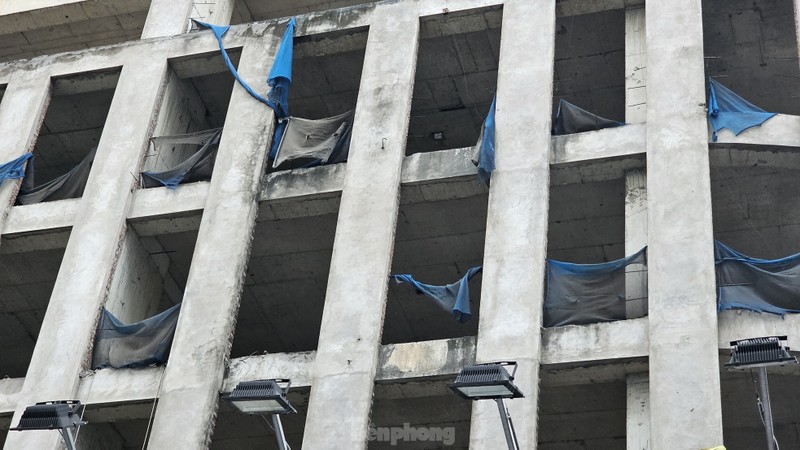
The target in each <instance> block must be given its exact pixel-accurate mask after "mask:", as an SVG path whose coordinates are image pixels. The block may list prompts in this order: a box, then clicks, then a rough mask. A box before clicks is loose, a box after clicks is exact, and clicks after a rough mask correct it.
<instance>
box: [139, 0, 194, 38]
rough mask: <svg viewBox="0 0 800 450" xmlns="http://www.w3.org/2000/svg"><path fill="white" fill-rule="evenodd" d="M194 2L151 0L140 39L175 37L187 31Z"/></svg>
mask: <svg viewBox="0 0 800 450" xmlns="http://www.w3.org/2000/svg"><path fill="white" fill-rule="evenodd" d="M194 2H195V0H152V2H151V3H150V9H149V10H147V19H145V21H144V28H143V29H142V39H150V38H156V37H166V36H175V35H178V34H181V33H184V32H186V31H187V30H188V29H189V18H190V17H191V14H192V7H193V6H194Z"/></svg>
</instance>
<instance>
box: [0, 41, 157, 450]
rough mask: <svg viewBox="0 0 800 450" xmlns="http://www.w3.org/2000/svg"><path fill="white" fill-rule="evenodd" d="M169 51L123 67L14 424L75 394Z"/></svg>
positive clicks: (50, 440) (45, 438) (11, 447)
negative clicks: (40, 404) (31, 408)
mask: <svg viewBox="0 0 800 450" xmlns="http://www.w3.org/2000/svg"><path fill="white" fill-rule="evenodd" d="M167 49H168V44H167V43H166V42H165V43H163V44H157V45H153V46H150V47H149V48H142V49H141V51H140V52H139V53H137V54H136V55H133V57H132V58H131V61H133V62H132V63H131V64H126V65H125V66H124V67H123V68H122V73H121V74H120V78H119V83H118V84H117V88H116V92H115V93H114V99H113V100H112V102H111V109H110V110H109V113H108V118H107V119H106V123H105V127H104V128H103V134H102V136H101V137H100V142H99V143H98V149H97V156H96V157H95V160H94V165H93V167H92V171H91V173H90V174H89V180H88V182H87V185H86V190H85V193H84V195H83V198H82V199H81V206H80V208H79V209H78V213H77V215H76V217H75V222H74V223H75V224H74V225H73V227H72V233H71V237H70V240H69V242H68V243H67V248H66V250H65V253H64V258H63V260H62V263H61V268H60V269H59V271H58V278H57V279H56V283H55V286H54V288H53V294H52V296H51V297H50V303H49V306H48V308H47V313H46V314H45V316H44V320H43V323H42V328H41V331H40V332H39V337H38V340H37V343H36V348H35V349H34V352H33V357H32V359H31V363H30V366H29V368H28V373H27V375H26V377H25V384H24V385H23V388H22V393H21V395H20V401H19V403H18V405H17V409H16V411H15V413H14V419H13V423H15V424H16V423H17V421H18V420H19V417H20V415H21V414H22V411H24V409H25V407H26V406H27V405H30V404H32V403H34V402H37V401H45V400H59V399H69V398H74V396H75V395H76V393H77V388H78V381H79V377H78V375H79V373H80V372H81V370H82V369H84V368H85V367H86V365H85V363H86V361H87V360H88V357H89V355H90V352H91V348H92V337H93V336H94V331H95V324H96V320H97V315H98V311H99V310H100V306H101V305H102V304H103V302H104V301H105V299H106V296H107V291H108V288H109V285H110V283H111V277H112V274H113V271H114V266H115V265H116V263H117V258H118V256H119V251H120V245H121V242H120V241H121V239H122V237H123V236H124V232H125V227H126V219H125V218H126V215H127V209H128V205H129V204H130V197H131V195H132V191H133V187H134V183H135V180H134V179H133V178H132V177H131V175H130V174H131V173H135V172H136V170H137V168H138V166H139V162H140V161H141V158H142V156H143V154H144V149H145V147H146V145H147V139H148V137H149V134H150V130H151V126H152V115H153V114H154V112H155V109H156V105H157V102H158V99H159V96H160V95H161V91H162V87H163V84H164V78H165V75H166V67H167V58H166V57H167ZM131 111H137V114H131ZM58 439H60V438H59V435H58V433H54V432H46V431H41V432H40V431H34V432H25V433H12V434H9V436H8V438H7V440H6V444H5V447H4V448H5V449H7V450H15V449H22V448H26V449H27V448H35V449H50V448H54V446H55V445H56V443H57V442H58Z"/></svg>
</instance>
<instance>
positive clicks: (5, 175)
mask: <svg viewBox="0 0 800 450" xmlns="http://www.w3.org/2000/svg"><path fill="white" fill-rule="evenodd" d="M32 157H33V153H25V154H24V155H22V156H20V157H19V158H17V159H14V160H11V161H9V162H7V163H4V164H0V182H2V181H3V180H13V179H18V178H22V177H24V176H25V162H27V161H28V160H29V159H31V158H32Z"/></svg>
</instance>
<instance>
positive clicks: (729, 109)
mask: <svg viewBox="0 0 800 450" xmlns="http://www.w3.org/2000/svg"><path fill="white" fill-rule="evenodd" d="M774 115H776V113H771V112H767V111H764V110H763V109H761V108H759V107H758V106H756V105H754V104H752V103H750V102H748V101H747V100H745V99H743V98H742V97H740V96H739V95H738V94H736V93H735V92H733V91H732V90H730V89H728V88H727V87H725V86H723V85H722V84H720V83H719V82H718V81H717V80H715V79H713V78H711V77H709V78H708V120H709V122H711V128H712V130H713V132H712V134H711V139H712V140H713V141H714V142H717V131H719V130H721V129H723V128H727V129H729V130H731V131H732V132H733V134H735V135H737V136H738V135H739V134H740V133H741V132H743V131H744V130H747V129H748V128H752V127H757V126H760V125H761V124H763V123H764V122H766V121H767V120H769V119H771V118H772V117H773V116H774Z"/></svg>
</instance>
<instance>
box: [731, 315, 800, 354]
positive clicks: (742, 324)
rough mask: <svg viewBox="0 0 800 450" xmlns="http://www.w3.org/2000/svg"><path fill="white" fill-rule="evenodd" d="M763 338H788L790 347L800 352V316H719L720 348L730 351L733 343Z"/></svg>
mask: <svg viewBox="0 0 800 450" xmlns="http://www.w3.org/2000/svg"><path fill="white" fill-rule="evenodd" d="M761 336H787V337H788V338H789V342H788V344H789V347H791V348H792V349H793V350H794V351H800V315H797V314H787V315H786V316H784V317H781V316H776V315H774V314H758V313H754V312H751V311H723V312H721V313H720V314H719V348H720V350H730V348H731V345H730V343H731V341H736V340H739V339H747V338H753V337H761Z"/></svg>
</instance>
